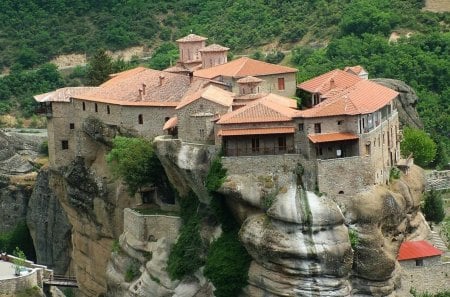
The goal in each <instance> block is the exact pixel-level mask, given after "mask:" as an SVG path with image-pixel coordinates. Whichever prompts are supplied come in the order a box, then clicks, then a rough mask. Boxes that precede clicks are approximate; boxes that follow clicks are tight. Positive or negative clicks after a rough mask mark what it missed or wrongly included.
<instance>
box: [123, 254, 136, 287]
mask: <svg viewBox="0 0 450 297" xmlns="http://www.w3.org/2000/svg"><path fill="white" fill-rule="evenodd" d="M139 275H140V271H139V262H138V261H137V260H136V259H133V260H132V261H130V263H128V265H127V269H126V271H125V281H126V282H127V283H129V282H131V281H132V280H134V279H135V278H136V277H138V276H139Z"/></svg>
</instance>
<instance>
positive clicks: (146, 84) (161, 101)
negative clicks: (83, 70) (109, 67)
mask: <svg viewBox="0 0 450 297" xmlns="http://www.w3.org/2000/svg"><path fill="white" fill-rule="evenodd" d="M207 83H208V81H207V80H203V79H199V78H194V79H193V80H192V81H191V79H190V78H189V76H186V75H179V74H175V73H169V72H162V71H158V70H153V69H148V68H144V67H137V68H135V69H131V70H128V71H124V72H121V73H118V74H116V75H114V77H113V78H111V79H110V80H108V81H107V82H105V83H103V84H102V85H100V86H99V87H97V88H94V89H92V90H91V91H88V92H86V93H83V94H80V95H76V96H73V97H74V98H77V99H82V100H89V101H95V102H101V103H110V104H118V105H127V106H170V107H176V106H177V105H178V103H179V101H180V100H181V99H182V98H183V97H184V96H185V95H187V94H190V93H193V92H196V91H198V90H199V89H201V88H202V87H204V86H205V85H206V84H207ZM144 88H145V94H144V92H143V91H144ZM139 90H142V92H140V91H139Z"/></svg>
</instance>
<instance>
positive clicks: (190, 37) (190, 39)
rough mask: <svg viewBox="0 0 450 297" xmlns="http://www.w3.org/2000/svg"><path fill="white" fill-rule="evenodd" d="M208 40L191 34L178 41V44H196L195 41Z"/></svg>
mask: <svg viewBox="0 0 450 297" xmlns="http://www.w3.org/2000/svg"><path fill="white" fill-rule="evenodd" d="M207 39H208V38H206V37H203V36H199V35H195V34H189V35H187V36H184V37H182V38H180V39H177V42H193V41H194V42H195V41H205V40H207Z"/></svg>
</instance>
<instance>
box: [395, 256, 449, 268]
mask: <svg viewBox="0 0 450 297" xmlns="http://www.w3.org/2000/svg"><path fill="white" fill-rule="evenodd" d="M422 261H423V262H422V263H423V265H422V266H418V265H416V260H415V259H413V260H405V261H399V263H400V265H401V266H402V267H403V269H421V268H423V267H429V266H435V265H438V264H440V263H441V256H435V257H428V258H423V259H422Z"/></svg>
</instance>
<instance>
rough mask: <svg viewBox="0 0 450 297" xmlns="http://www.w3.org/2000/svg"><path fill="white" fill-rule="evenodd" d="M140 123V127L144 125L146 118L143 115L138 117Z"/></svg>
mask: <svg viewBox="0 0 450 297" xmlns="http://www.w3.org/2000/svg"><path fill="white" fill-rule="evenodd" d="M138 123H139V125H142V124H144V117H143V116H142V114H140V115H138Z"/></svg>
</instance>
